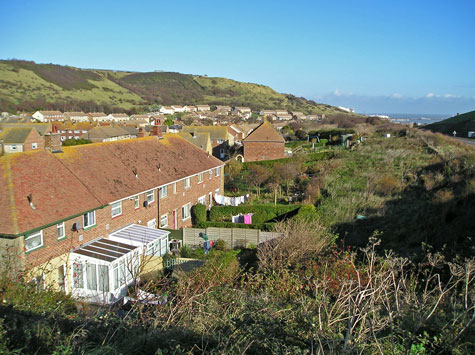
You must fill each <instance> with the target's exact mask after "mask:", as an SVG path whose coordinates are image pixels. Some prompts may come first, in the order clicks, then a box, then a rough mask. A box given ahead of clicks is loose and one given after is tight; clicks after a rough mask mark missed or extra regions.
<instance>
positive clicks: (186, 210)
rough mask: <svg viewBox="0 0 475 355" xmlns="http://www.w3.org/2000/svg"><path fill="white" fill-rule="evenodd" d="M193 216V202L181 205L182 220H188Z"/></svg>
mask: <svg viewBox="0 0 475 355" xmlns="http://www.w3.org/2000/svg"><path fill="white" fill-rule="evenodd" d="M190 218H191V203H190V202H188V203H187V204H185V205H183V206H181V220H182V221H186V220H188V219H190Z"/></svg>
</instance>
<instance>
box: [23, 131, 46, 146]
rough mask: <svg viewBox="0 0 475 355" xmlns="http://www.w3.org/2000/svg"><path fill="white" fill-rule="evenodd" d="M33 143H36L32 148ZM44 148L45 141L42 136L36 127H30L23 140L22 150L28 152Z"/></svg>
mask: <svg viewBox="0 0 475 355" xmlns="http://www.w3.org/2000/svg"><path fill="white" fill-rule="evenodd" d="M33 143H36V145H37V148H36V149H33V145H32V144H33ZM44 148H45V141H44V138H43V137H42V136H40V134H39V133H38V131H37V130H36V129H32V130H31V132H30V134H29V135H28V137H27V138H26V140H25V143H24V144H23V151H24V152H29V151H31V150H37V149H41V150H42V149H44Z"/></svg>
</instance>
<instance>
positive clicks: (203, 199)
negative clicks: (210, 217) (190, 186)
mask: <svg viewBox="0 0 475 355" xmlns="http://www.w3.org/2000/svg"><path fill="white" fill-rule="evenodd" d="M198 203H201V204H202V205H204V206H206V195H203V196H200V197H198Z"/></svg>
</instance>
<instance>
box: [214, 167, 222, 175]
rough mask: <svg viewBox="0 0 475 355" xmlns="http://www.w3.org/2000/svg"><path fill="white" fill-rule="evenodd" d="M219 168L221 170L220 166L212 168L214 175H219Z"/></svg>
mask: <svg viewBox="0 0 475 355" xmlns="http://www.w3.org/2000/svg"><path fill="white" fill-rule="evenodd" d="M220 170H221V168H216V169H214V175H215V176H219V173H220Z"/></svg>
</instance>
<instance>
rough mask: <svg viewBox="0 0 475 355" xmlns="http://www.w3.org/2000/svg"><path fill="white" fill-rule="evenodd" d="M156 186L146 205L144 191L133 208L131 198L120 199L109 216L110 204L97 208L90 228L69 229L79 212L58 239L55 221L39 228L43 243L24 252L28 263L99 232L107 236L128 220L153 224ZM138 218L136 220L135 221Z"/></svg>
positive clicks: (34, 263)
mask: <svg viewBox="0 0 475 355" xmlns="http://www.w3.org/2000/svg"><path fill="white" fill-rule="evenodd" d="M156 191H157V190H155V202H153V203H152V204H150V205H149V206H148V207H144V205H143V202H144V201H145V194H140V195H139V198H140V201H139V208H138V209H135V202H134V201H133V200H129V199H126V200H123V201H122V214H121V215H119V216H117V217H114V218H112V211H111V206H107V207H104V208H101V209H97V210H96V211H95V213H96V225H95V226H94V227H91V228H86V229H81V230H79V231H73V230H72V227H73V224H74V223H76V222H79V221H80V222H81V225H83V216H78V217H75V218H71V219H69V220H67V221H65V222H64V227H65V234H66V237H65V238H64V239H62V240H58V232H57V225H56V224H55V225H53V226H51V227H48V228H45V229H43V247H41V248H39V249H36V250H33V251H31V252H29V253H28V254H27V255H26V260H27V264H28V266H30V267H31V266H37V265H41V264H44V263H46V262H47V261H49V260H51V259H52V258H55V257H57V256H59V255H61V254H64V253H67V252H69V251H70V250H71V249H74V248H77V247H79V246H81V245H83V244H85V243H87V242H90V241H92V240H94V239H97V238H99V237H101V236H103V237H107V236H108V234H109V233H111V232H113V231H115V230H117V229H119V228H121V227H125V226H126V225H128V224H130V223H136V224H141V225H144V226H146V225H147V222H148V221H150V220H152V219H154V218H156V219H157V226H158V223H159V220H158V212H157V211H158V207H157V192H156ZM139 221H140V222H139Z"/></svg>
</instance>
